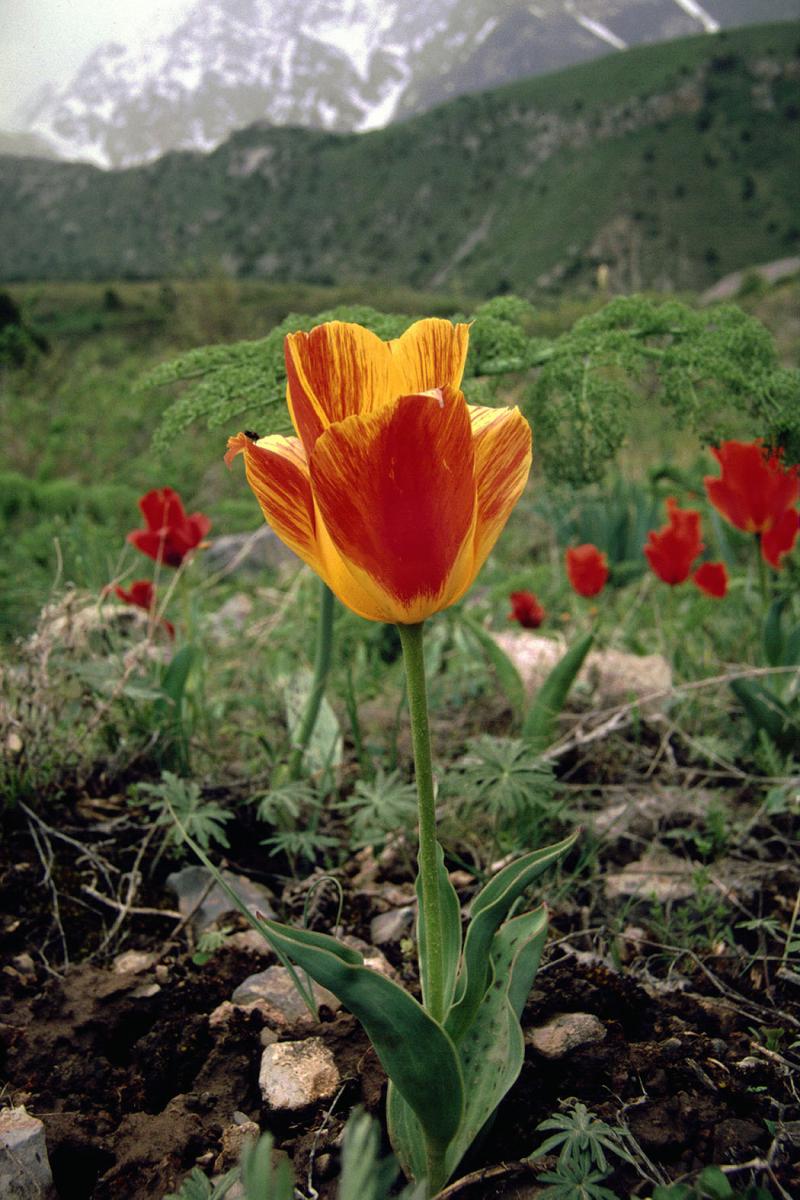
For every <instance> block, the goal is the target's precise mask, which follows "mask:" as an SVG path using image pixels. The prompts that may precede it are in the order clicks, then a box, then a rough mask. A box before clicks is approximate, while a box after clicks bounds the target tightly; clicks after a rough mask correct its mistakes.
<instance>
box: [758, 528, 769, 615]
mask: <svg viewBox="0 0 800 1200" xmlns="http://www.w3.org/2000/svg"><path fill="white" fill-rule="evenodd" d="M756 558H757V559H758V587H759V591H760V592H761V603H762V604H763V605H764V607H765V608H766V605H767V601H768V600H769V589H768V586H767V569H766V567H765V566H764V555H763V554H762V553H761V534H760V533H757V534H756Z"/></svg>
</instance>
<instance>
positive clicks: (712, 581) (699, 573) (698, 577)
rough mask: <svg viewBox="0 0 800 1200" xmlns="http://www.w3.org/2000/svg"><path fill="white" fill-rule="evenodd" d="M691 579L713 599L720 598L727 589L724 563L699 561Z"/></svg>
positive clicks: (726, 574) (726, 573)
mask: <svg viewBox="0 0 800 1200" xmlns="http://www.w3.org/2000/svg"><path fill="white" fill-rule="evenodd" d="M692 580H693V582H694V583H695V584H696V585H697V586H698V587H699V588H700V591H701V592H705V594H706V595H707V596H712V597H713V598H714V599H715V600H722V598H723V597H724V596H725V593H726V592H727V590H728V572H727V571H726V570H725V563H721V562H705V563H701V564H700V566H699V567H698V568H697V570H696V571H695V573H694V575H693V576H692Z"/></svg>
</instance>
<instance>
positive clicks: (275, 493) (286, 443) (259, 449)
mask: <svg viewBox="0 0 800 1200" xmlns="http://www.w3.org/2000/svg"><path fill="white" fill-rule="evenodd" d="M239 436H240V437H243V435H239ZM231 442H234V443H235V445H234V446H233V447H232V453H233V455H234V456H235V455H236V454H238V453H239V452H240V451H241V452H243V453H244V465H245V472H246V474H247V482H248V483H249V484H250V487H251V488H252V489H253V491H254V492H255V495H256V498H257V500H258V502H259V504H260V505H261V511H262V512H263V514H264V516H265V518H266V520H267V523H268V524H269V525H270V526H271V527H272V529H273V530H274V531H275V533H277V535H278V537H279V538H280V539H281V541H282V542H285V543H286V545H287V546H288V547H289V549H290V550H293V551H294V552H295V554H298V555H299V556H300V558H302V559H303V561H304V562H307V563H308V564H309V566H311V567H313V568H314V570H315V571H319V569H320V567H319V550H318V547H317V537H316V519H315V516H314V500H313V497H312V495H311V485H310V482H309V478H308V464H307V462H306V456H305V452H304V450H303V446H302V443H301V442H300V440H299V439H298V438H285V437H278V436H275V437H267V438H262V439H261V441H259V442H251V441H250V440H249V439H248V438H246V437H245V438H244V442H243V443H241V442H239V441H238V439H237V438H232V439H231ZM229 445H230V443H229ZM229 453H231V450H229Z"/></svg>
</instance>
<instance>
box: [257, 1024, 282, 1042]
mask: <svg viewBox="0 0 800 1200" xmlns="http://www.w3.org/2000/svg"><path fill="white" fill-rule="evenodd" d="M280 1036H281V1035H280V1034H279V1033H278V1031H277V1029H270V1027H269V1025H265V1026H264V1028H263V1029H262V1030H261V1032H260V1033H259V1035H258V1040H259V1041H260V1042H261V1045H262V1046H274V1045H275V1043H276V1042H277V1041H279V1040H280Z"/></svg>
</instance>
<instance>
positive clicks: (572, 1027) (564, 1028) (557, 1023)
mask: <svg viewBox="0 0 800 1200" xmlns="http://www.w3.org/2000/svg"><path fill="white" fill-rule="evenodd" d="M605 1036H606V1028H605V1025H604V1024H603V1022H602V1021H600V1020H598V1018H597V1017H595V1016H594V1015H593V1014H592V1013H575V1012H573V1013H558V1014H557V1015H556V1016H554V1017H551V1019H550V1020H549V1021H547V1022H546V1023H545V1024H544V1025H537V1026H536V1027H535V1028H533V1029H529V1030H528V1031H527V1032H526V1034H525V1041H526V1042H527V1043H528V1044H529V1045H530V1046H533V1048H534V1050H536V1051H537V1052H538V1053H539V1054H541V1055H542V1057H543V1058H563V1057H564V1055H565V1054H569V1053H570V1052H571V1051H572V1050H577V1049H578V1047H579V1046H591V1045H592V1044H593V1043H594V1042H602V1041H603V1039H604V1038H605Z"/></svg>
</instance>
